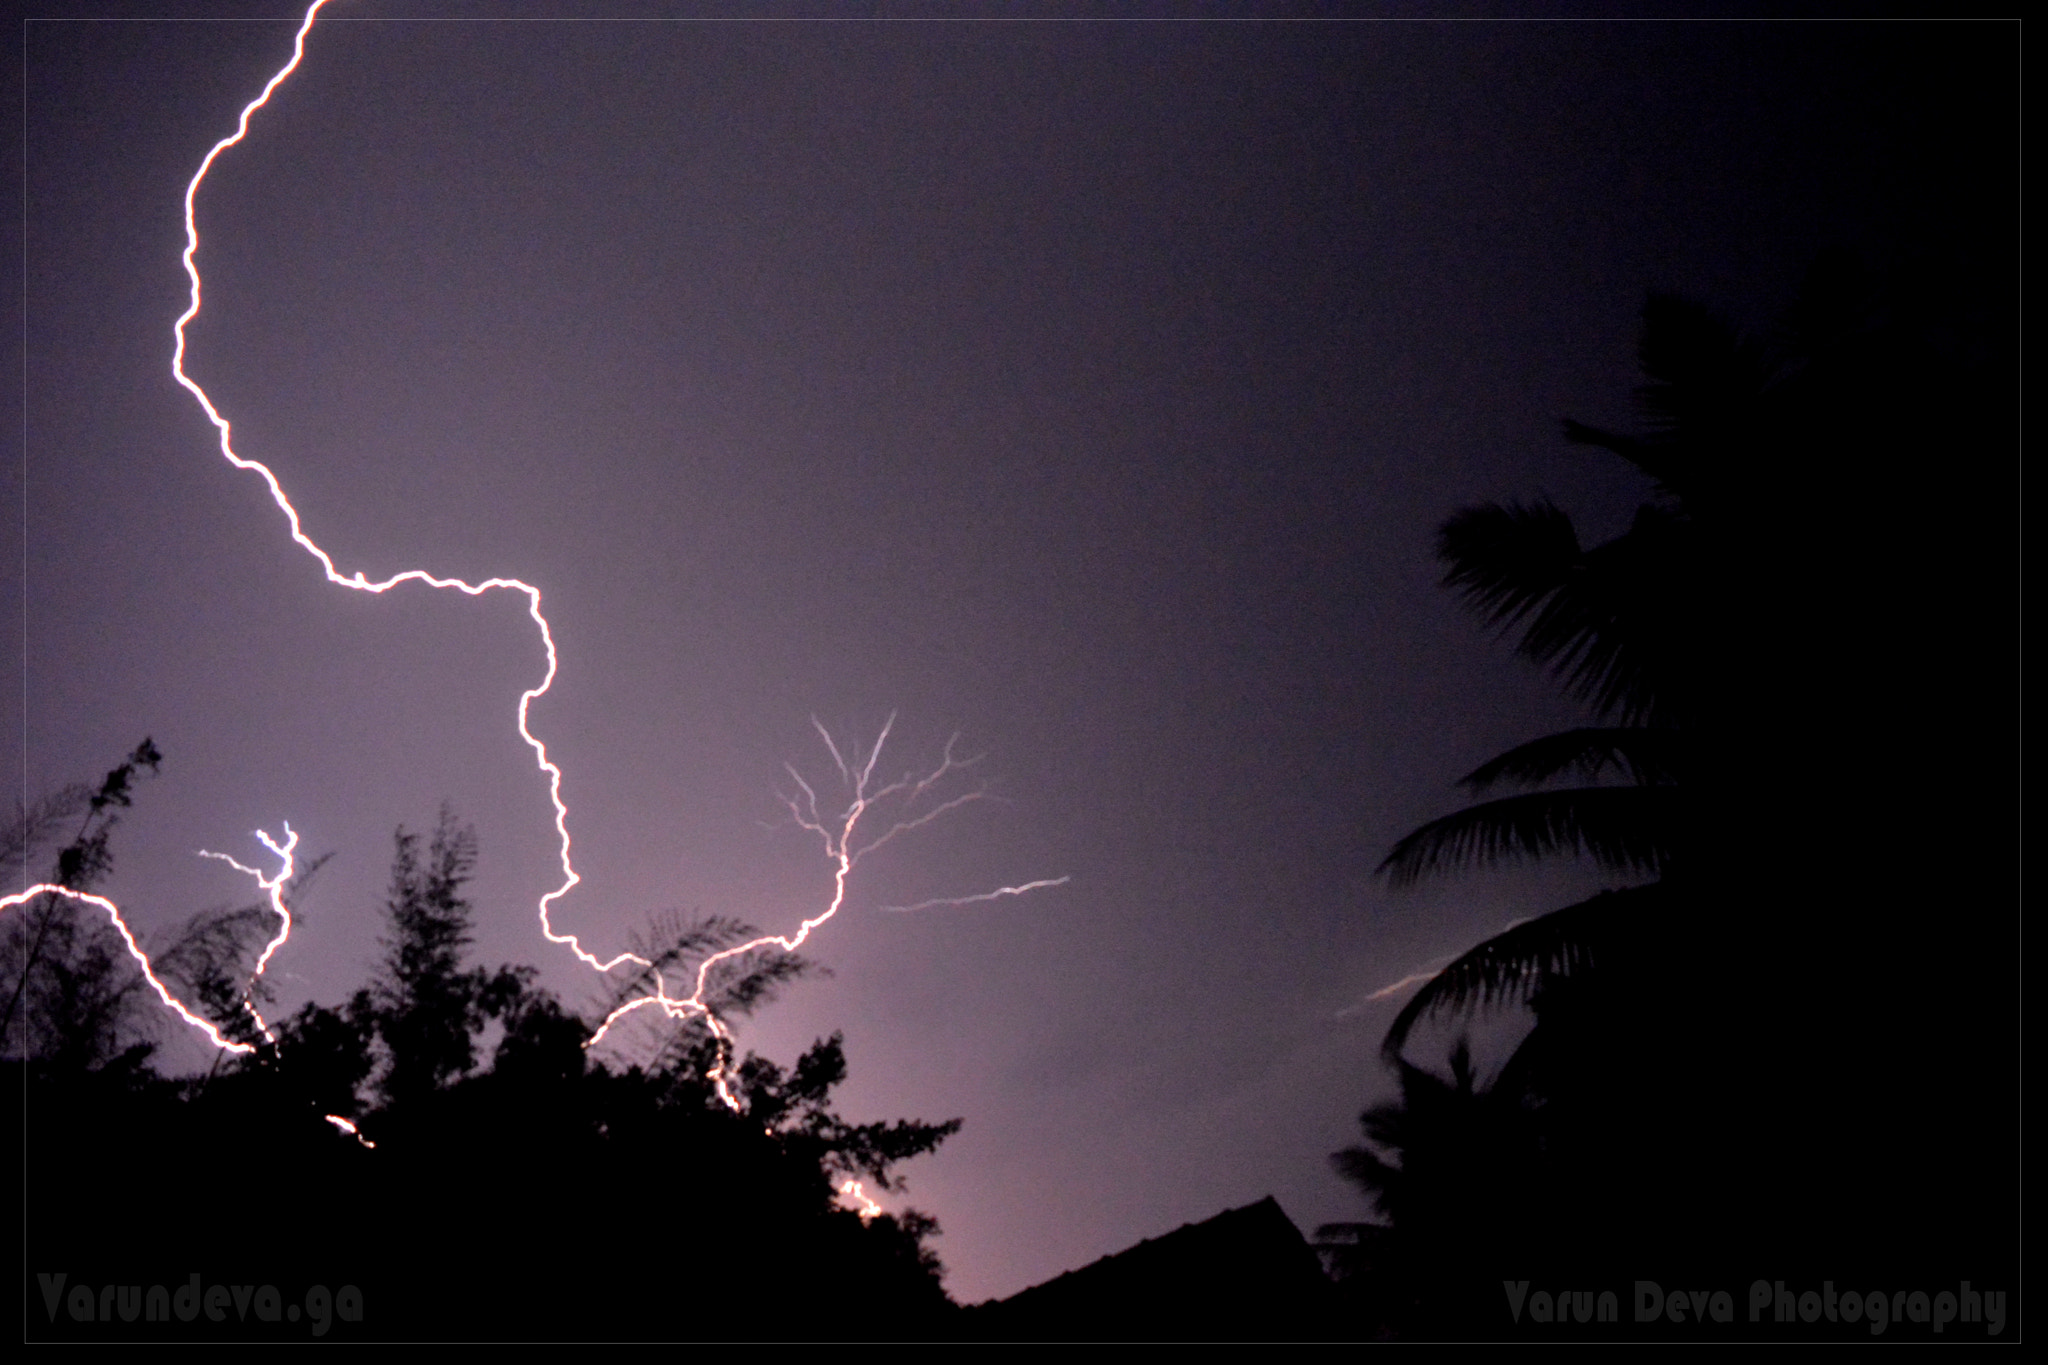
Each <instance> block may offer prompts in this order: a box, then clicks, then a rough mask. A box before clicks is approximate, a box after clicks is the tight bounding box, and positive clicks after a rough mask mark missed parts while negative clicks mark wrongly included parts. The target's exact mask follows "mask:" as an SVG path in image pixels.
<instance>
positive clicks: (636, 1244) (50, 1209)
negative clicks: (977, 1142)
mask: <svg viewBox="0 0 2048 1365" xmlns="http://www.w3.org/2000/svg"><path fill="white" fill-rule="evenodd" d="M474 859H475V843H474V837H473V835H472V834H471V833H470V832H469V831H468V830H467V829H465V828H463V827H462V826H461V825H459V824H458V823H457V822H456V821H455V820H454V819H453V817H452V816H450V815H449V814H448V813H447V812H446V811H444V812H443V814H442V818H441V820H440V821H439V823H438V824H437V826H436V829H435V831H434V833H433V834H432V835H431V836H429V837H428V838H425V839H422V838H420V837H419V836H417V835H413V834H408V833H406V832H405V831H403V830H401V831H400V833H399V835H398V839H397V851H396V857H395V859H394V865H393V873H392V890H391V894H390V897H389V899H388V901H387V904H386V916H387V936H386V939H385V958H384V961H383V963H382V965H381V967H380V968H379V972H378V975H377V978H376V980H375V981H374V982H373V983H372V985H371V986H370V987H368V988H366V989H365V990H363V991H361V992H358V993H357V995H356V996H355V997H354V998H353V999H352V1000H350V1001H349V1002H348V1003H347V1004H346V1005H344V1006H342V1007H340V1008H330V1007H325V1006H319V1005H308V1006H306V1007H305V1008H303V1009H301V1010H300V1011H299V1012H298V1013H296V1014H294V1015H292V1016H290V1017H289V1018H287V1019H284V1020H282V1021H281V1022H279V1023H278V1025H277V1027H276V1034H277V1037H276V1041H275V1042H274V1043H271V1042H264V1043H263V1045H261V1046H260V1047H258V1049H257V1050H256V1051H255V1052H254V1053H253V1054H251V1055H248V1056H246V1057H243V1058H240V1059H237V1060H235V1061H233V1062H230V1063H228V1064H226V1065H224V1066H221V1067H218V1068H216V1070H215V1071H214V1072H213V1073H212V1074H210V1075H209V1076H207V1077H202V1078H196V1079H177V1078H168V1077H163V1076H160V1075H158V1074H156V1073H154V1072H153V1071H151V1070H150V1069H149V1066H148V1064H147V1063H148V1056H149V1049H148V1048H147V1047H146V1046H142V1047H138V1048H135V1049H132V1050H130V1051H128V1052H124V1053H122V1054H120V1055H118V1056H114V1057H111V1058H108V1057H104V1056H101V1055H99V1054H97V1053H93V1054H91V1055H87V1054H85V1053H78V1052H73V1051H65V1050H63V1049H57V1050H54V1051H51V1052H49V1053H47V1054H38V1055H36V1056H34V1057H33V1058H31V1059H28V1060H26V1061H11V1062H9V1063H8V1064H7V1065H8V1068H9V1070H8V1074H7V1075H6V1076H4V1077H0V1083H4V1085H5V1087H6V1090H7V1094H8V1096H9V1098H8V1100H7V1104H8V1107H9V1109H10V1111H11V1112H10V1114H9V1116H8V1117H7V1123H8V1128H9V1131H10V1132H13V1133H15V1134H17V1135H19V1138H20V1140H22V1141H25V1142H26V1144H27V1145H26V1150H25V1151H22V1152H18V1153H17V1155H18V1156H20V1157H21V1158H22V1159H23V1160H24V1161H25V1163H26V1169H28V1170H29V1171H30V1172H31V1173H32V1175H33V1177H34V1178H33V1179H32V1180H31V1182H30V1185H29V1202H28V1208H27V1210H26V1214H27V1228H28V1243H27V1246H28V1252H29V1258H30V1261H31V1262H32V1265H31V1269H45V1270H48V1269H61V1270H64V1271H65V1273H67V1274H68V1275H69V1276H70V1279H71V1281H72V1282H74V1283H86V1284H92V1285H109V1284H122V1285H142V1286H147V1285H152V1284H161V1285H166V1286H170V1287H172V1288H176V1287H178V1286H180V1285H183V1284H184V1283H186V1281H187V1280H188V1278H189V1276H190V1275H191V1273H192V1272H193V1271H195V1270H196V1271H198V1272H200V1274H201V1275H202V1277H203V1279H204V1280H205V1282H207V1283H210V1284H211V1283H218V1284H229V1285H233V1284H244V1285H248V1284H259V1283H268V1284H274V1285H276V1286H278V1287H279V1289H280V1291H281V1292H282V1293H283V1294H284V1295H285V1296H286V1301H287V1302H292V1303H296V1302H297V1296H298V1295H300V1294H302V1293H303V1292H304V1290H305V1289H306V1288H307V1287H308V1286H311V1285H314V1284H324V1285H327V1286H329V1287H330V1288H331V1289H333V1288H338V1287H339V1286H341V1285H343V1284H352V1285H355V1286H356V1287H357V1288H358V1289H359V1290H360V1291H361V1295H362V1301H363V1304H364V1312H363V1317H362V1320H361V1322H360V1323H359V1324H357V1323H349V1322H345V1321H339V1322H336V1323H334V1324H333V1334H334V1335H336V1336H340V1337H342V1338H344V1339H349V1338H353V1339H357V1340H362V1339H387V1338H448V1339H487V1340H525V1339H534V1338H543V1339H546V1338H555V1339H594V1340H618V1339H689V1340H779V1339H803V1338H827V1337H829V1338H844V1337H867V1336H884V1337H904V1336H922V1335H932V1334H939V1333H943V1332H944V1331H946V1330H947V1329H946V1326H945V1324H946V1323H948V1322H949V1321H951V1315H952V1313H953V1312H954V1308H953V1305H952V1304H951V1302H950V1301H949V1300H948V1299H947V1297H946V1295H945V1293H944V1291H943V1289H942V1288H941V1286H940V1279H939V1276H940V1273H941V1272H940V1267H939V1264H938V1260H937V1258H936V1256H935V1255H934V1254H933V1252H932V1250H931V1248H930V1246H929V1242H930V1239H931V1238H932V1237H933V1236H934V1235H935V1234H936V1233H937V1230H938V1229H937V1225H936V1223H935V1222H933V1221H932V1220H931V1219H930V1218H929V1217H927V1216H925V1215H922V1214H919V1213H917V1212H916V1211H914V1210H909V1211H906V1212H904V1213H902V1214H900V1215H895V1216H889V1215H883V1216H878V1217H875V1218H872V1219H869V1220H866V1221H863V1220H862V1219H861V1218H860V1217H859V1216H858V1215H856V1214H855V1213H853V1212H850V1211H848V1210H847V1209H846V1208H845V1207H844V1206H843V1201H841V1200H840V1199H839V1198H838V1194H837V1190H838V1185H839V1183H840V1182H841V1181H842V1180H844V1179H848V1178H855V1179H861V1180H863V1181H865V1182H866V1185H867V1188H868V1189H869V1190H871V1191H882V1190H900V1188H901V1184H902V1182H901V1178H900V1176H898V1175H897V1174H896V1170H897V1167H898V1166H899V1165H900V1164H901V1163H902V1162H904V1161H907V1160H909V1159H911V1158H913V1157H916V1156H919V1155H922V1154H923V1153H926V1152H929V1151H931V1150H933V1149H934V1148H936V1147H937V1146H938V1145H939V1144H940V1143H941V1142H942V1141H944V1140H945V1139H946V1138H947V1137H949V1136H950V1135H952V1134H953V1133H954V1132H956V1131H958V1129H959V1126H960V1125H959V1121H958V1120H954V1121H952V1122H950V1123H943V1124H927V1123H919V1122H914V1121H902V1122H897V1123H876V1124H854V1123H849V1122H847V1121H845V1120H844V1119H842V1118H841V1117H839V1116H838V1115H837V1114H836V1113H835V1112H834V1111H833V1109H832V1105H831V1096H832V1092H833V1090H834V1089H835V1088H836V1087H837V1086H838V1085H839V1084H840V1083H841V1082H842V1081H843V1080H844V1079H845V1076H846V1059H845V1053H844V1048H843V1044H842V1042H841V1040H840V1039H839V1038H838V1037H837V1036H834V1037H833V1038H830V1039H827V1040H823V1041H821V1042H819V1043H818V1044H816V1045H815V1046H814V1047H812V1048H811V1049H810V1050H809V1051H807V1052H806V1053H805V1054H804V1055H803V1056H802V1057H801V1058H799V1059H798V1061H797V1062H796V1064H795V1066H794V1067H792V1068H790V1069H789V1070H788V1071H786V1072H785V1071H784V1070H783V1069H781V1068H779V1067H776V1066H775V1065H773V1064H772V1063H769V1062H766V1061H764V1060H762V1059H759V1058H747V1059H746V1060H745V1061H744V1062H743V1063H742V1065H741V1066H740V1069H739V1075H740V1078H741V1081H742V1085H741V1090H742V1093H743V1096H744V1103H743V1105H742V1110H741V1112H738V1113H734V1112H732V1111H730V1110H729V1109H727V1108H726V1106H725V1105H724V1104H723V1103H722V1102H720V1101H719V1099H718V1098H717V1096H716V1094H715V1092H714V1091H713V1089H712V1087H711V1085H710V1084H709V1082H708V1081H707V1080H706V1069H707V1068H708V1066H709V1064H710V1062H711V1058H712V1054H711V1050H710V1045H709V1039H708V1036H707V1035H705V1034H704V1033H703V1032H702V1030H701V1029H700V1030H696V1031H694V1032H692V1031H691V1030H689V1029H687V1028H685V1029H680V1030H678V1031H677V1035H676V1037H675V1038H673V1039H671V1040H670V1041H671V1043H673V1044H674V1045H673V1046H668V1047H665V1048H662V1049H660V1050H659V1053H658V1055H656V1056H655V1057H654V1058H653V1059H652V1060H651V1061H650V1062H644V1063H642V1064H639V1065H632V1064H623V1065H617V1066H607V1065H603V1064H600V1063H598V1062H597V1061H595V1060H594V1059H593V1057H592V1055H591V1054H590V1052H588V1051H587V1050H586V1043H587V1042H588V1040H589V1037H590V1029H589V1026H588V1025H587V1024H585V1022H584V1021H583V1020H582V1019H580V1018H578V1017H577V1016H576V1015H575V1014H573V1013H571V1012H569V1011H567V1010H565V1009H564V1008H563V1007H562V1005H561V1004H560V1003H559V1002H558V1001H557V1000H556V999H555V998H554V997H553V996H551V995H549V994H548V993H547V992H545V991H542V990H540V989H538V988H537V987H536V986H535V985H534V984H533V981H532V977H531V973H530V972H528V971H522V970H511V969H499V970H497V971H484V970H480V969H477V968H474V967H471V966H469V965H468V964H467V963H466V961H465V958H464V949H465V948H466V947H467V945H468V942H469V937H470V924H471V921H470V913H471V912H470V907H469V904H468V902H467V901H466V899H465V898H464V896H463V895H462V891H463V888H464V886H465V884H466V882H467V880H468V878H469V875H470V873H471V871H472V870H473V867H474ZM225 923H226V922H225V921H223V924H225ZM230 928H231V926H230ZM739 928H741V926H733V925H712V926H708V927H707V926H706V925H703V924H701V923H700V924H695V925H689V926H684V927H682V929H681V932H680V933H679V935H678V936H677V937H678V942H679V943H682V944H684V945H685V946H684V947H683V948H682V950H681V952H680V954H679V955H678V956H677V957H676V958H675V959H674V962H677V963H684V964H687V963H688V962H689V961H690V960H692V957H693V954H701V953H702V952H705V951H708V950H711V949H710V948H709V945H712V944H716V943H718V942H720V941H721V940H723V939H725V938H726V937H728V936H729V934H730V933H731V932H734V931H736V930H738V929H739ZM214 929H215V935H216V937H219V936H220V935H221V934H226V933H229V928H223V927H222V925H220V924H216V925H215V926H214ZM230 936H231V935H230ZM214 946H215V948H218V946H219V945H218V944H215V945H214ZM244 946H245V947H246V946H247V945H246V944H245V945H244ZM672 946H673V945H672ZM201 956H204V954H201ZM227 960H228V958H227V957H226V956H224V955H222V954H221V953H219V952H214V953H213V955H212V956H211V957H210V958H209V961H210V962H211V963H212V966H213V968H214V970H215V971H216V974H218V973H219V971H220V970H221V968H222V964H223V962H225V961H227ZM244 970H245V971H246V963H245V966H244ZM800 970H801V966H800V964H799V965H798V966H797V967H794V968H792V967H791V966H788V965H786V964H776V965H766V964H764V965H762V966H760V967H759V969H758V970H757V971H755V972H749V971H746V970H744V969H742V970H741V971H740V973H739V974H738V975H737V976H735V977H734V978H732V979H731V980H729V981H728V982H727V983H726V989H727V993H728V994H729V995H730V996H731V998H732V999H733V1000H735V1001H737V1002H739V1003H740V1004H742V1005H751V1004H758V1003H762V1002H764V1001H765V1000H766V999H767V998H768V997H769V996H770V995H771V994H772V987H773V985H774V984H775V983H776V982H777V981H780V980H786V979H788V978H789V976H790V975H791V973H792V972H793V971H800ZM763 977H765V978H766V979H765V980H764V979H762V978H763ZM207 999H208V1002H209V1005H210V1006H211V1007H213V1008H215V1009H217V1010H224V1011H226V1012H227V1013H229V1014H233V1013H234V1012H235V1011H237V1010H239V1009H240V1007H241V997H240V995H238V994H236V993H235V992H233V991H219V990H216V991H214V992H213V993H212V994H211V995H209V996H208V997H207ZM244 1013H245V1011H244ZM24 1102H25V1103H26V1105H27V1109H26V1111H25V1112H24V1111H22V1110H21V1109H19V1108H17V1107H16V1106H18V1105H20V1104H22V1103H24ZM336 1119H346V1120H349V1121H350V1122H352V1123H354V1124H355V1125H356V1127H357V1129H358V1132H359V1135H360V1138H359V1137H358V1136H354V1135H351V1134H350V1133H349V1132H347V1131H345V1130H344V1128H343V1126H342V1125H340V1124H338V1123H337V1122H336V1121H335V1120H336ZM245 1297H246V1296H245ZM30 1300H31V1301H30V1303H29V1305H28V1308H29V1312H28V1314H27V1319H26V1320H27V1321H28V1323H29V1326H30V1330H31V1332H32V1333H34V1334H36V1335H48V1334H56V1335H63V1334H65V1333H66V1332H74V1331H83V1332H87V1333H89V1334H90V1335H91V1336H93V1337H94V1338H96V1339H106V1338H108V1337H110V1336H111V1337H118V1336H120V1335H122V1334H123V1333H133V1334H135V1335H137V1336H138V1338H140V1337H148V1338H150V1339H159V1338H164V1337H165V1336H166V1334H167V1333H168V1334H169V1335H170V1336H173V1337H175V1336H187V1337H190V1338H193V1339H205V1338H207V1337H208V1336H209V1335H218V1334H219V1332H220V1330H221V1329H219V1328H210V1325H209V1323H208V1321H207V1319H206V1318H205V1317H204V1316H203V1315H202V1316H201V1317H199V1319H198V1320H197V1321H195V1322H192V1323H190V1324H186V1323H183V1322H178V1321H173V1322H172V1323H171V1324H170V1326H169V1327H168V1328H167V1327H166V1326H165V1325H164V1324H161V1323H148V1322H146V1321H138V1322H136V1323H135V1324H134V1325H133V1326H132V1327H129V1326H127V1325H125V1324H123V1323H120V1322H115V1323H94V1324H92V1325H91V1326H90V1327H86V1326H84V1325H82V1324H74V1323H72V1322H71V1321H70V1318H69V1316H68V1313H67V1312H59V1313H58V1314H57V1315H56V1319H55V1321H51V1320H50V1318H49V1315H48V1314H46V1312H45V1311H44V1306H43V1305H42V1304H41V1303H40V1302H39V1301H37V1300H36V1297H35V1294H34V1293H33V1292H31V1294H30ZM229 1320H230V1321H231V1322H233V1323H234V1324H235V1325H234V1327H233V1333H234V1335H235V1336H236V1337H237V1338H238V1339H240V1338H243V1337H251V1336H254V1337H261V1336H266V1335H272V1336H277V1337H279V1338H281V1339H302V1338H305V1337H307V1336H308V1334H309V1332H310V1323H306V1324H301V1323H298V1322H297V1320H296V1319H290V1320H284V1321H280V1322H277V1323H274V1324H259V1323H257V1322H255V1320H254V1319H253V1318H250V1317H248V1316H247V1315H244V1316H242V1317H239V1318H237V1317H233V1316H231V1317H230V1319H229Z"/></svg>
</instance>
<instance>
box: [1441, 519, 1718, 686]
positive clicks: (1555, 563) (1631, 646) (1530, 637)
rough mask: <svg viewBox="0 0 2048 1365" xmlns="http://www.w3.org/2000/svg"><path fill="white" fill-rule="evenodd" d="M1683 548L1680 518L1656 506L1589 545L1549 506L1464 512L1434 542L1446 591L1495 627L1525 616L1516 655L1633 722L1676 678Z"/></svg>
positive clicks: (1685, 545) (1679, 672)
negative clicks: (1621, 531)
mask: <svg viewBox="0 0 2048 1365" xmlns="http://www.w3.org/2000/svg"><path fill="white" fill-rule="evenodd" d="M1689 549H1690V545H1689V537H1688V531H1687V524H1686V521H1685V518H1684V516H1683V515H1682V514H1681V513H1679V512H1675V511H1673V510H1671V509H1669V508H1662V507H1657V506H1646V507H1644V508H1643V509H1642V510H1641V511H1640V512H1639V513H1638V514H1637V516H1636V521H1635V524H1634V525H1633V526H1632V527H1631V528H1630V530H1629V532H1628V533H1627V534H1626V535H1623V536H1620V537H1617V538H1616V539H1615V540H1612V541H1609V542H1608V543H1607V544H1605V545H1601V546H1598V547H1596V548H1595V549H1593V550H1590V551H1588V550H1582V549H1581V548H1580V547H1579V539H1578V533H1577V532H1576V531H1575V530H1574V529H1573V528H1572V524H1571V518H1570V517H1568V516H1566V515H1565V514H1564V513H1563V512H1560V511H1558V510H1557V509H1556V508H1555V507H1552V506H1551V505H1550V504H1548V503H1537V504H1535V505H1533V506H1527V507H1524V506H1506V507H1503V506H1500V505H1498V504H1493V503H1488V504H1486V505H1484V506H1480V507H1473V508H1468V509H1466V510H1465V511H1463V512H1460V513H1459V514H1458V515H1456V516H1454V517H1452V518H1451V519H1450V520H1449V521H1447V522H1445V523H1444V526H1443V529H1442V531H1441V533H1440V534H1439V537H1438V542H1437V552H1438V556H1439V557H1440V558H1441V559H1442V560H1443V561H1444V562H1445V563H1446V564H1448V565H1449V566H1450V568H1449V572H1448V573H1446V575H1445V577H1444V582H1445V584H1446V586H1449V587H1454V588H1460V589H1462V590H1463V592H1464V595H1465V598H1466V600H1467V601H1469V602H1470V603H1471V604H1472V605H1473V606H1474V607H1475V608H1476V609H1478V611H1479V612H1480V613H1481V614H1482V615H1483V616H1485V617H1486V618H1487V620H1488V622H1489V623H1490V624H1492V625H1494V626H1497V627H1499V628H1500V629H1501V630H1502V631H1504V632H1505V631H1508V630H1510V629H1512V628H1513V627H1515V626H1516V625H1518V624H1520V623H1522V622H1524V621H1526V622H1527V626H1526V628H1525V629H1524V630H1523V633H1522V639H1521V641H1520V643H1519V644H1518V645H1517V646H1516V648H1517V650H1518V651H1519V652H1520V653H1521V654H1522V655H1523V656H1525V657H1527V658H1529V659H1532V660H1534V661H1535V662H1537V663H1539V664H1543V665H1545V666H1547V667H1549V668H1550V669H1551V670H1552V672H1554V673H1555V674H1556V675H1557V676H1558V677H1559V678H1560V679H1561V680H1562V681H1563V682H1564V684H1565V687H1566V689H1567V690H1568V691H1569V692H1571V693H1572V694H1573V695H1574V696H1576V697H1578V698H1579V699H1581V700H1583V701H1586V702H1588V703H1590V704H1591V705H1592V706H1593V707H1594V709H1595V710H1596V711H1597V712H1598V713H1599V714H1601V715H1602V716H1610V715H1618V717H1619V718H1620V719H1621V721H1622V722H1623V723H1624V724H1630V725H1634V724H1640V723H1643V722H1646V721H1651V720H1655V719H1656V718H1657V717H1658V715H1659V712H1660V706H1661V704H1662V703H1663V701H1664V700H1665V699H1666V698H1667V697H1668V696H1669V695H1670V694H1671V693H1672V691H1673V689H1674V684H1675V683H1676V682H1677V681H1678V680H1679V679H1680V678H1682V676H1683V673H1682V670H1681V668H1680V667H1679V666H1678V665H1677V662H1676V660H1675V659H1674V657H1673V655H1674V646H1673V642H1674V640H1675V638H1676V637H1675V635H1674V634H1673V632H1674V630H1675V629H1676V628H1677V627H1676V626H1675V625H1674V619H1676V620H1683V619H1684V617H1685V616H1686V614H1687V613H1686V612H1685V609H1684V596H1685V592H1686V578H1685V574H1686V570H1687V566H1688V564H1689V562H1690V558H1689V554H1688V551H1689Z"/></svg>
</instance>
